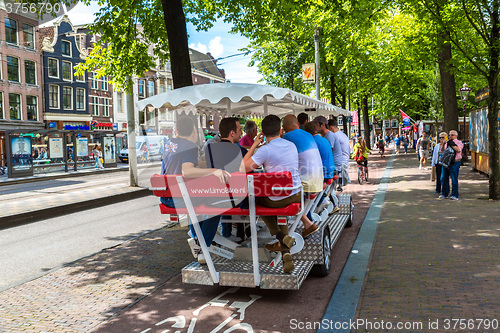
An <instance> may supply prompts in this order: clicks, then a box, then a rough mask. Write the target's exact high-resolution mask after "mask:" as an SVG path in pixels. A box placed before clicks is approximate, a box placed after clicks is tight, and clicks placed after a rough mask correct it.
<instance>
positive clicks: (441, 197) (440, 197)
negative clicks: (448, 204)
mask: <svg viewBox="0 0 500 333" xmlns="http://www.w3.org/2000/svg"><path fill="white" fill-rule="evenodd" d="M438 199H446V197H445V196H444V195H442V194H441V195H440V196H439V197H438Z"/></svg>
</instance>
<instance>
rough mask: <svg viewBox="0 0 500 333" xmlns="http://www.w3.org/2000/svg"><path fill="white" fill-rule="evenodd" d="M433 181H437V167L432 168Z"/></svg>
mask: <svg viewBox="0 0 500 333" xmlns="http://www.w3.org/2000/svg"><path fill="white" fill-rule="evenodd" d="M431 181H432V182H435V181H436V167H435V166H433V167H432V173H431Z"/></svg>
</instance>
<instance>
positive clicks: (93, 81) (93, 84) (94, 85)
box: [90, 72, 97, 89]
mask: <svg viewBox="0 0 500 333" xmlns="http://www.w3.org/2000/svg"><path fill="white" fill-rule="evenodd" d="M90 88H91V89H97V74H96V73H94V72H90Z"/></svg>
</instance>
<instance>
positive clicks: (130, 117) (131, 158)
mask: <svg viewBox="0 0 500 333" xmlns="http://www.w3.org/2000/svg"><path fill="white" fill-rule="evenodd" d="M127 82H128V83H129V85H130V87H129V88H128V89H127V91H126V94H127V95H126V96H127V97H126V108H127V134H128V168H129V176H130V186H132V187H137V186H138V176H137V153H136V149H135V145H136V142H135V112H134V89H133V82H132V79H131V78H130V76H129V77H127Z"/></svg>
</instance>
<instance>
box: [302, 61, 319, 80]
mask: <svg viewBox="0 0 500 333" xmlns="http://www.w3.org/2000/svg"><path fill="white" fill-rule="evenodd" d="M302 82H304V83H315V82H316V64H303V65H302Z"/></svg>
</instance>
